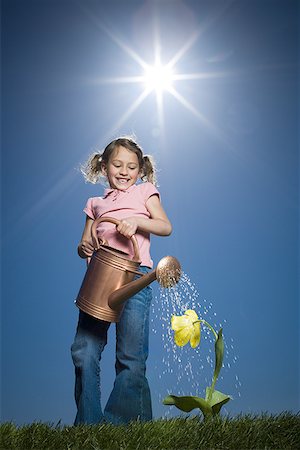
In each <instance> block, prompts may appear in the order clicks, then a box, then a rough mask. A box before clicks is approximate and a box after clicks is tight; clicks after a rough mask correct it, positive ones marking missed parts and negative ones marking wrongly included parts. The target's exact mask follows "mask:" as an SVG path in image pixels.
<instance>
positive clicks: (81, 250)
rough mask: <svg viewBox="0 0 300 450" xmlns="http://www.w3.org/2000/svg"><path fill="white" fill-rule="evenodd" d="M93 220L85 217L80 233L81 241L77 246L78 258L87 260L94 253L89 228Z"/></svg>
mask: <svg viewBox="0 0 300 450" xmlns="http://www.w3.org/2000/svg"><path fill="white" fill-rule="evenodd" d="M93 222H94V220H93V219H91V218H90V217H88V216H86V221H85V226H84V230H83V233H82V237H81V241H80V242H79V244H78V255H79V256H80V258H89V257H91V256H92V254H93V252H94V246H93V241H92V236H91V228H92V225H93Z"/></svg>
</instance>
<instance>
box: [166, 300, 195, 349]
mask: <svg viewBox="0 0 300 450" xmlns="http://www.w3.org/2000/svg"><path fill="white" fill-rule="evenodd" d="M171 327H172V330H174V331H175V336H174V340H175V344H176V345H178V347H183V346H184V345H186V344H187V343H188V342H190V344H191V347H192V348H195V347H197V345H199V343H200V322H199V318H198V316H197V314H196V313H195V311H194V310H192V309H188V310H187V311H186V312H185V313H184V315H183V316H172V318H171Z"/></svg>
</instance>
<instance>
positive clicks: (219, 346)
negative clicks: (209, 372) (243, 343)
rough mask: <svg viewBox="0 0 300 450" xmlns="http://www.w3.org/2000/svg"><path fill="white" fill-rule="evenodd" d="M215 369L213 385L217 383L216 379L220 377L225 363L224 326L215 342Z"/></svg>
mask: <svg viewBox="0 0 300 450" xmlns="http://www.w3.org/2000/svg"><path fill="white" fill-rule="evenodd" d="M215 355H216V360H215V370H214V376H213V386H214V385H215V384H216V381H217V379H218V376H219V373H220V370H221V368H222V364H223V356H224V341H223V335H222V328H220V330H219V332H218V338H217V340H216V342H215Z"/></svg>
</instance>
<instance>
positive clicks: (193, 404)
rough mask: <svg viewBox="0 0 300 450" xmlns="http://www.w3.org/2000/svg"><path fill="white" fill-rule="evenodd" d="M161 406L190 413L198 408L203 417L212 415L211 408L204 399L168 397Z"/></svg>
mask: <svg viewBox="0 0 300 450" xmlns="http://www.w3.org/2000/svg"><path fill="white" fill-rule="evenodd" d="M163 404H164V405H174V406H176V408H178V409H180V410H181V411H184V412H190V411H192V410H193V409H195V408H199V409H201V411H202V413H203V415H204V416H205V417H206V416H211V415H212V414H213V411H212V408H211V406H210V405H209V404H208V403H207V401H206V400H204V398H201V397H191V396H186V397H177V396H176V395H168V396H167V397H166V398H165V399H164V400H163Z"/></svg>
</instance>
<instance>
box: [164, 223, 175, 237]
mask: <svg viewBox="0 0 300 450" xmlns="http://www.w3.org/2000/svg"><path fill="white" fill-rule="evenodd" d="M172 231H173V228H172V225H171V224H170V222H169V223H167V224H166V227H165V234H164V236H170V234H171V233H172Z"/></svg>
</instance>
